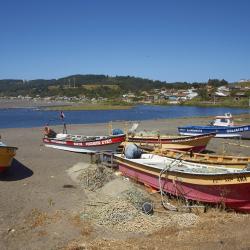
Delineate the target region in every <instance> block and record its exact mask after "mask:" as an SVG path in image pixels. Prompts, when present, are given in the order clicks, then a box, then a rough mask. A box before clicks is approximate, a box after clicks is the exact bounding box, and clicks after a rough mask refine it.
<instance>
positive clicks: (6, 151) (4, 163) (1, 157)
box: [0, 141, 17, 172]
mask: <svg viewBox="0 0 250 250" xmlns="http://www.w3.org/2000/svg"><path fill="white" fill-rule="evenodd" d="M16 151H17V147H10V146H7V145H5V144H4V143H3V142H1V141H0V172H3V171H5V170H7V169H8V168H9V167H10V166H11V164H12V161H13V158H14V156H15V155H16Z"/></svg>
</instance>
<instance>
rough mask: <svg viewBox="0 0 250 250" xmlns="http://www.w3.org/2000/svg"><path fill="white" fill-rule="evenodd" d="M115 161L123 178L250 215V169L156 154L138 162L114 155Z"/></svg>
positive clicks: (142, 155) (138, 159) (143, 157)
mask: <svg viewBox="0 0 250 250" xmlns="http://www.w3.org/2000/svg"><path fill="white" fill-rule="evenodd" d="M114 158H115V161H116V162H117V164H118V166H119V170H120V171H121V172H122V173H123V175H124V176H127V177H131V178H133V179H135V180H136V181H138V182H141V183H144V184H145V185H147V186H151V187H153V188H156V189H159V190H160V191H161V193H162V191H164V192H166V193H168V194H171V195H174V196H177V197H181V198H184V199H186V200H193V201H198V202H205V203H211V204H223V205H225V206H226V207H228V208H232V209H234V210H237V211H243V212H250V196H249V193H250V170H248V169H244V170H243V169H239V168H226V167H223V166H220V167H217V166H214V165H207V164H198V163H192V162H186V161H183V160H180V159H172V158H168V157H163V156H159V155H156V154H141V156H140V157H138V158H137V159H134V158H133V159H128V158H126V157H125V156H124V155H123V154H115V155H114Z"/></svg>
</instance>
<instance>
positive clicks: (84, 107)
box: [47, 104, 133, 111]
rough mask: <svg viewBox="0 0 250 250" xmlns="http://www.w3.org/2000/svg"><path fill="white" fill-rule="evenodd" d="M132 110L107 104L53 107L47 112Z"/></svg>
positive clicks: (127, 106) (127, 107) (124, 106)
mask: <svg viewBox="0 0 250 250" xmlns="http://www.w3.org/2000/svg"><path fill="white" fill-rule="evenodd" d="M131 108H133V106H132V105H107V104H91V105H90V104H86V105H85V104H84V105H72V106H54V107H49V108H47V110H60V111H61V110H65V111H73V110H126V109H131Z"/></svg>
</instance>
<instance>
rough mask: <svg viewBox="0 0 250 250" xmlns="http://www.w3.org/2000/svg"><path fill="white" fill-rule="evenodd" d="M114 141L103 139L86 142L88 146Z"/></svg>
mask: <svg viewBox="0 0 250 250" xmlns="http://www.w3.org/2000/svg"><path fill="white" fill-rule="evenodd" d="M109 143H112V139H107V140H103V141H93V142H86V146H96V145H105V144H109Z"/></svg>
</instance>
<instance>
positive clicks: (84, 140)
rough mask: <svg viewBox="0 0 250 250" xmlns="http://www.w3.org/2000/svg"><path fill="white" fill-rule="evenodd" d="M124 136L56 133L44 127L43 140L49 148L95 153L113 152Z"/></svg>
mask: <svg viewBox="0 0 250 250" xmlns="http://www.w3.org/2000/svg"><path fill="white" fill-rule="evenodd" d="M48 130H49V131H48ZM125 138H126V135H125V134H118V135H107V136H85V135H71V134H62V133H59V134H57V133H55V132H54V131H53V130H52V131H51V129H49V128H47V129H46V127H45V136H44V138H43V142H44V145H45V146H46V147H50V148H55V149H61V150H66V151H71V152H78V153H95V152H101V151H111V152H115V151H116V149H117V148H118V146H119V145H120V144H121V143H122V142H123V141H125Z"/></svg>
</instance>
